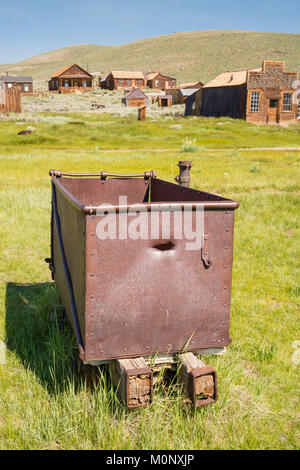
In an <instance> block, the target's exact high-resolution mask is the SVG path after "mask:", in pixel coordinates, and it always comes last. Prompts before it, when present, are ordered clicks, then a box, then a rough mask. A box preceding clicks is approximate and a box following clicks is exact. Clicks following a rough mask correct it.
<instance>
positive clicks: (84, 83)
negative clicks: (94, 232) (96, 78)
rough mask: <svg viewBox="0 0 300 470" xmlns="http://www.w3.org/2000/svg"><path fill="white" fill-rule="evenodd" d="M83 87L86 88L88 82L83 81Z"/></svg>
mask: <svg viewBox="0 0 300 470" xmlns="http://www.w3.org/2000/svg"><path fill="white" fill-rule="evenodd" d="M83 86H84V88H86V87H87V81H86V80H83Z"/></svg>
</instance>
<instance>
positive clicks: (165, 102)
mask: <svg viewBox="0 0 300 470" xmlns="http://www.w3.org/2000/svg"><path fill="white" fill-rule="evenodd" d="M172 105H173V96H172V95H160V96H158V106H159V107H160V108H164V107H170V106H172Z"/></svg>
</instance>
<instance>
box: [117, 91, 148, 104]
mask: <svg viewBox="0 0 300 470" xmlns="http://www.w3.org/2000/svg"><path fill="white" fill-rule="evenodd" d="M122 102H123V103H124V104H125V106H138V107H139V106H147V105H148V98H147V96H146V95H145V93H143V92H142V91H141V90H139V88H134V89H132V90H130V91H128V92H127V93H125V96H124V98H123V99H122Z"/></svg>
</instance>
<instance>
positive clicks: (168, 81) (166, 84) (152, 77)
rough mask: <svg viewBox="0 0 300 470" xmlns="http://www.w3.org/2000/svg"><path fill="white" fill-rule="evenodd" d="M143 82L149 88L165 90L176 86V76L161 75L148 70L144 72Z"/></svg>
mask: <svg viewBox="0 0 300 470" xmlns="http://www.w3.org/2000/svg"><path fill="white" fill-rule="evenodd" d="M145 83H146V85H147V86H148V87H149V88H156V89H160V90H167V89H169V88H176V78H173V77H168V76H167V75H162V74H161V73H159V72H148V73H146V74H145Z"/></svg>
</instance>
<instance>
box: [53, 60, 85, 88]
mask: <svg viewBox="0 0 300 470" xmlns="http://www.w3.org/2000/svg"><path fill="white" fill-rule="evenodd" d="M93 78H94V77H93V75H91V74H90V73H89V72H87V71H86V70H84V69H83V68H82V67H80V66H79V65H77V64H73V65H68V66H67V67H64V68H63V69H61V70H59V72H57V73H55V74H54V75H52V77H51V79H50V80H49V82H48V83H49V91H58V92H59V93H72V92H75V91H78V90H80V91H89V90H91V89H92V88H93Z"/></svg>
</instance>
